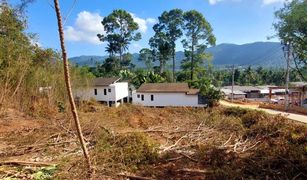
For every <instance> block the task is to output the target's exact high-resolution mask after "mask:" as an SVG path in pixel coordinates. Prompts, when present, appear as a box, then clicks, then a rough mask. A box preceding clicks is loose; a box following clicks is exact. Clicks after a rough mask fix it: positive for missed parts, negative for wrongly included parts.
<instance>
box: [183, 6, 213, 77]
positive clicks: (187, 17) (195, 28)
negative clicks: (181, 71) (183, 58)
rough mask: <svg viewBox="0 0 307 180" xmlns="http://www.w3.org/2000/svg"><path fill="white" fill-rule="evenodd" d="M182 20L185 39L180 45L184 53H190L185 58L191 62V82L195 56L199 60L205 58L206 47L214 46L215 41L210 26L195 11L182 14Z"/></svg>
mask: <svg viewBox="0 0 307 180" xmlns="http://www.w3.org/2000/svg"><path fill="white" fill-rule="evenodd" d="M183 18H184V25H183V29H184V32H185V36H186V39H184V40H183V41H182V43H183V46H184V48H185V49H186V51H188V52H190V53H186V55H188V57H187V58H188V59H190V61H191V64H190V69H191V72H190V73H191V75H190V76H191V77H190V79H191V80H193V79H194V70H195V69H194V68H195V56H196V55H198V56H199V57H201V58H202V57H205V56H206V55H205V49H206V48H207V47H208V46H213V45H215V41H216V39H215V37H214V35H213V33H212V31H213V30H212V28H211V25H210V24H209V22H208V21H207V20H206V19H205V17H204V16H203V15H202V14H201V13H200V12H198V11H195V10H191V11H187V12H185V13H184V15H183ZM196 53H197V54H196Z"/></svg>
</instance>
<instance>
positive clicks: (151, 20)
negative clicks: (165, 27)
mask: <svg viewBox="0 0 307 180" xmlns="http://www.w3.org/2000/svg"><path fill="white" fill-rule="evenodd" d="M130 14H131V16H132V18H133V20H134V21H135V22H136V23H138V25H139V29H140V31H141V32H142V33H146V31H147V29H148V25H150V24H154V23H156V22H157V20H156V19H154V18H147V19H142V18H140V17H137V16H136V15H135V14H133V13H130Z"/></svg>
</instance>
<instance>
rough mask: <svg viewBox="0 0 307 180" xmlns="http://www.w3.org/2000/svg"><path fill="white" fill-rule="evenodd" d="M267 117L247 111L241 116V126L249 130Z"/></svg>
mask: <svg viewBox="0 0 307 180" xmlns="http://www.w3.org/2000/svg"><path fill="white" fill-rule="evenodd" d="M267 118H268V116H267V115H266V114H265V113H264V112H262V111H247V112H246V113H245V114H243V115H242V116H241V120H242V124H243V126H244V127H245V128H250V127H251V126H252V125H254V124H256V123H257V122H258V121H262V120H265V119H267Z"/></svg>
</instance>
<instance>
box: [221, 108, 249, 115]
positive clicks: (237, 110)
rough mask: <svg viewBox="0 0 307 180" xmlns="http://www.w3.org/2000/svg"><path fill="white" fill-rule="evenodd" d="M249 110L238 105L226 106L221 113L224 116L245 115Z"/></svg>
mask: <svg viewBox="0 0 307 180" xmlns="http://www.w3.org/2000/svg"><path fill="white" fill-rule="evenodd" d="M248 111H249V110H248V109H244V108H240V107H227V108H225V109H224V111H223V113H224V114H225V115H226V116H235V117H242V116H243V115H245V114H246V113H247V112H248Z"/></svg>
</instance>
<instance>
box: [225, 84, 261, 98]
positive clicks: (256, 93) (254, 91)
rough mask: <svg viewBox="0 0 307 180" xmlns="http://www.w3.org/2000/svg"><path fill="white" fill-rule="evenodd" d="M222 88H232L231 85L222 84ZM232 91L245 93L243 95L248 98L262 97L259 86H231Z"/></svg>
mask: <svg viewBox="0 0 307 180" xmlns="http://www.w3.org/2000/svg"><path fill="white" fill-rule="evenodd" d="M222 89H230V90H231V89H232V86H224V87H223V88H222ZM233 90H234V91H241V92H244V93H246V95H245V97H246V98H249V99H254V98H262V96H261V93H260V88H257V87H254V86H233Z"/></svg>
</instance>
